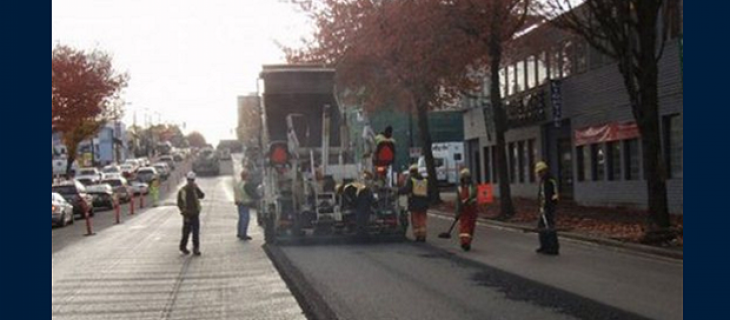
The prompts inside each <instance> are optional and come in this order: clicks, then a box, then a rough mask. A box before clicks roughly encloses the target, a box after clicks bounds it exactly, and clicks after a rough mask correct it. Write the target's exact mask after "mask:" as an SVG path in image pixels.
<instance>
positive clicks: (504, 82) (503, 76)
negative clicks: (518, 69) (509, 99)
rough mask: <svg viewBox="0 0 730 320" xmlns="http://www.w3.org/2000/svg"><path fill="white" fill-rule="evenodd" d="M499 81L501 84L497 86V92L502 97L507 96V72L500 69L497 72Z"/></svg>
mask: <svg viewBox="0 0 730 320" xmlns="http://www.w3.org/2000/svg"><path fill="white" fill-rule="evenodd" d="M499 81H500V82H501V83H500V84H499V92H500V93H501V94H502V97H503V98H504V97H506V95H507V87H509V79H508V78H507V70H506V69H504V68H502V69H500V70H499Z"/></svg>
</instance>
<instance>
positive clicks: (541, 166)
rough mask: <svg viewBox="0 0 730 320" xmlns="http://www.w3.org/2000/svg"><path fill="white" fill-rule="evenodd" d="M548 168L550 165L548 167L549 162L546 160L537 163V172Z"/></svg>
mask: <svg viewBox="0 0 730 320" xmlns="http://www.w3.org/2000/svg"><path fill="white" fill-rule="evenodd" d="M547 169H549V167H548V165H547V163H545V162H544V161H540V162H538V163H537V164H536V165H535V172H536V173H540V172H543V171H546V170H547Z"/></svg>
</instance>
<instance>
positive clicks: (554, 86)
mask: <svg viewBox="0 0 730 320" xmlns="http://www.w3.org/2000/svg"><path fill="white" fill-rule="evenodd" d="M562 86H563V82H562V81H560V80H551V81H550V101H551V104H552V106H553V122H555V127H556V128H560V122H561V121H562V119H563V89H562Z"/></svg>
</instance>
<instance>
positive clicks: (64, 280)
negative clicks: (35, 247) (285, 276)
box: [51, 165, 304, 320]
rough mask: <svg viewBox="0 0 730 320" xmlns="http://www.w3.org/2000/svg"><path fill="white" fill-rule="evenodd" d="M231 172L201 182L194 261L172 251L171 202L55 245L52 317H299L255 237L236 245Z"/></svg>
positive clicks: (174, 220)
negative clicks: (199, 245) (198, 242)
mask: <svg viewBox="0 0 730 320" xmlns="http://www.w3.org/2000/svg"><path fill="white" fill-rule="evenodd" d="M230 172H231V169H230V165H229V167H228V169H227V171H224V174H225V173H228V175H222V176H221V177H218V178H201V179H200V180H199V184H200V186H201V188H202V189H203V190H204V191H205V192H206V193H207V197H206V200H205V201H204V202H203V206H204V208H205V209H204V212H203V215H202V217H201V224H202V230H203V231H202V234H201V241H202V250H203V256H202V257H200V258H193V257H186V256H181V255H180V253H179V252H178V244H179V240H180V238H179V237H180V235H179V233H180V226H181V218H180V215H179V213H178V211H177V208H176V207H174V206H171V205H170V204H172V203H173V202H172V200H174V197H173V198H171V199H167V200H165V201H163V203H164V204H165V205H164V206H161V207H159V208H154V209H149V210H147V211H145V212H143V213H142V214H140V215H138V216H136V217H134V218H133V219H131V220H125V222H124V223H123V224H121V225H118V226H110V227H107V228H106V229H103V230H100V231H98V234H97V236H95V237H89V238H83V237H82V238H78V239H76V240H75V241H65V245H59V246H58V247H54V249H53V250H54V251H53V252H52V253H51V270H52V272H51V309H52V311H51V318H52V319H125V320H127V319H193V320H201V319H304V317H303V315H302V311H301V310H300V308H299V306H298V305H297V303H296V301H295V300H294V298H293V297H292V296H291V294H290V293H289V291H288V290H287V288H286V286H285V284H284V282H283V281H282V280H281V278H280V277H279V276H278V274H277V273H276V271H275V269H274V267H273V266H272V265H271V263H270V262H269V260H268V259H267V258H266V255H265V253H264V252H263V250H261V245H262V242H261V240H260V239H262V236H261V234H260V233H259V232H255V233H253V236H255V237H256V239H258V240H257V241H253V242H250V243H242V242H240V241H238V239H236V237H235V235H236V228H235V225H236V219H237V214H236V210H235V207H234V206H233V205H232V202H233V194H232V188H231V184H232V178H231V176H230ZM75 228H78V227H75ZM75 228H74V229H75ZM69 230H72V229H69ZM54 231H56V230H54ZM59 231H60V230H59ZM54 236H55V234H54ZM61 238H64V237H61ZM64 239H66V238H64ZM54 241H55V239H54Z"/></svg>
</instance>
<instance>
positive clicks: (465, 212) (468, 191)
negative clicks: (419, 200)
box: [456, 169, 479, 252]
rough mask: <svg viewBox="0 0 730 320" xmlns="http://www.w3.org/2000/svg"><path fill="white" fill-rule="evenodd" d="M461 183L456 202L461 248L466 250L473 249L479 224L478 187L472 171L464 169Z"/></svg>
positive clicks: (461, 174)
mask: <svg viewBox="0 0 730 320" xmlns="http://www.w3.org/2000/svg"><path fill="white" fill-rule="evenodd" d="M460 177H461V183H460V184H459V201H457V204H456V210H457V214H458V215H459V238H460V239H461V248H462V249H464V251H467V252H468V251H471V244H472V241H473V240H474V231H475V230H476V226H477V217H478V215H479V210H478V207H477V187H476V185H475V184H474V182H473V180H472V177H471V172H470V171H469V170H468V169H464V170H462V171H461V173H460Z"/></svg>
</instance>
